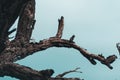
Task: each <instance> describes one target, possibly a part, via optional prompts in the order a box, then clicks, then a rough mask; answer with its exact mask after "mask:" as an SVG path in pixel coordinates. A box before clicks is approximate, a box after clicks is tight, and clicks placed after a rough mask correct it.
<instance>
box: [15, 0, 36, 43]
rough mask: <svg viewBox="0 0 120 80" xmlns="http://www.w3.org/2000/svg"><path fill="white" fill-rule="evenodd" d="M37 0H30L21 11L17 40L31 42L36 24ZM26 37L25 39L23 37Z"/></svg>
mask: <svg viewBox="0 0 120 80" xmlns="http://www.w3.org/2000/svg"><path fill="white" fill-rule="evenodd" d="M34 17H35V0H30V1H28V2H27V3H26V5H25V6H24V7H23V9H22V11H21V15H20V18H19V21H18V28H17V33H16V38H15V39H16V40H20V39H22V41H25V42H29V40H30V38H31V34H32V30H33V29H34V24H35V20H34ZM23 38H24V39H23Z"/></svg>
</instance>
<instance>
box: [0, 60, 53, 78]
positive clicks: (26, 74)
mask: <svg viewBox="0 0 120 80" xmlns="http://www.w3.org/2000/svg"><path fill="white" fill-rule="evenodd" d="M53 73H54V71H53V70H52V69H49V70H42V71H36V70H33V69H31V68H29V67H26V66H22V65H19V64H15V63H8V62H6V63H3V64H0V76H2V77H3V76H11V77H15V78H18V79H21V80H48V78H50V77H51V76H52V74H53Z"/></svg>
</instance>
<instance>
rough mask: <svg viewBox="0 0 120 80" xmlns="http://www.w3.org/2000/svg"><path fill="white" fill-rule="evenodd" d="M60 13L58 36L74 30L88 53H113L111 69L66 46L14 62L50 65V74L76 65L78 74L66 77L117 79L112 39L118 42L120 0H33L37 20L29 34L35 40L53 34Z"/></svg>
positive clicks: (119, 77)
mask: <svg viewBox="0 0 120 80" xmlns="http://www.w3.org/2000/svg"><path fill="white" fill-rule="evenodd" d="M61 16H64V19H65V27H64V32H63V37H62V38H65V39H69V38H70V37H71V36H72V35H73V34H74V35H75V36H76V37H75V42H76V44H78V45H80V46H81V47H83V48H86V49H87V50H88V51H89V52H91V53H94V54H101V53H102V54H103V55H105V56H106V57H107V56H109V55H112V54H115V55H117V56H118V59H117V61H115V62H114V63H113V64H112V66H113V70H110V69H109V68H107V67H106V66H105V65H102V64H101V63H100V62H98V64H97V65H95V66H94V65H92V64H91V63H90V62H88V60H87V59H86V58H84V57H83V56H82V55H81V54H80V53H79V52H78V51H76V50H74V49H67V48H50V49H47V50H46V51H41V52H38V53H35V54H34V55H31V56H29V57H27V58H25V59H23V60H20V61H18V62H17V63H20V64H21V65H26V66H29V67H31V68H33V69H37V70H42V69H48V68H52V69H54V70H55V74H54V75H53V76H55V75H57V74H59V73H62V72H64V71H68V70H71V69H74V68H76V67H80V68H81V69H80V71H82V72H83V73H82V74H79V73H72V74H68V75H66V77H79V78H83V79H85V80H105V79H106V80H120V74H119V73H120V57H119V55H118V51H117V49H116V43H117V42H120V0H36V20H37V22H36V25H35V29H34V32H33V36H32V38H33V39H35V41H39V40H43V39H46V38H49V37H52V36H55V34H56V32H57V26H58V21H57V20H58V18H60V17H61ZM15 25H16V24H15ZM0 80H13V78H8V77H4V78H0ZM14 80H17V79H14Z"/></svg>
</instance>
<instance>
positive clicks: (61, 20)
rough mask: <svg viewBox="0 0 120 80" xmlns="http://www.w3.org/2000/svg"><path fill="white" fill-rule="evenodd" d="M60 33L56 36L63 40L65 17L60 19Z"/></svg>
mask: <svg viewBox="0 0 120 80" xmlns="http://www.w3.org/2000/svg"><path fill="white" fill-rule="evenodd" d="M58 22H59V24H58V31H57V34H56V37H57V38H61V37H62V33H63V28H64V17H63V16H62V17H61V19H58Z"/></svg>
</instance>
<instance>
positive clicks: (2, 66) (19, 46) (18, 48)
mask: <svg viewBox="0 0 120 80" xmlns="http://www.w3.org/2000/svg"><path fill="white" fill-rule="evenodd" d="M16 1H17V2H16V5H12V6H11V7H12V8H14V7H15V6H17V4H19V1H20V4H19V10H17V11H18V13H20V10H22V11H21V14H20V18H19V22H18V27H17V34H16V36H15V39H14V40H12V41H9V40H8V38H7V37H8V35H9V34H10V33H12V32H14V31H15V29H13V30H12V31H8V30H9V28H10V27H11V25H12V24H13V23H14V21H15V20H16V18H17V17H18V16H19V15H18V13H17V14H16V15H15V16H14V17H13V18H12V19H10V20H11V21H9V22H10V23H9V24H8V22H7V20H6V21H5V22H4V24H1V23H2V20H1V18H0V45H2V46H0V53H1V54H0V76H5V75H7V76H11V77H16V78H19V79H21V80H81V79H78V78H62V77H63V76H64V75H66V74H68V73H70V72H76V71H77V69H75V70H71V71H68V72H65V73H63V74H60V75H58V76H59V77H56V78H54V77H51V76H52V74H53V73H54V71H53V70H51V69H50V70H42V71H37V70H33V69H31V68H29V67H26V66H22V65H19V64H16V63H13V62H15V61H18V60H21V59H23V58H25V57H27V56H29V55H32V54H34V53H35V52H38V51H42V50H46V49H48V48H51V47H65V48H74V49H76V50H78V51H79V52H80V53H81V54H82V55H83V56H84V57H85V58H86V59H88V60H89V61H90V62H91V63H92V64H93V65H95V64H96V61H95V60H98V61H100V62H101V63H102V64H104V65H106V66H107V67H109V68H110V69H112V68H113V67H112V66H111V63H113V62H114V61H115V60H116V58H117V57H116V56H115V55H111V56H108V57H107V58H105V57H104V56H103V55H100V54H99V55H96V54H92V53H90V52H88V51H87V50H85V49H83V48H82V47H80V46H78V45H77V44H76V43H75V42H74V38H75V35H73V36H72V37H70V39H68V40H67V39H61V38H62V34H63V29H64V17H63V16H62V17H61V19H59V20H58V22H59V25H58V30H57V33H56V36H55V37H50V38H48V39H44V40H40V42H35V43H32V42H31V43H30V42H29V41H30V38H31V35H32V31H33V29H34V25H35V20H34V17H35V0H24V1H25V2H24V1H23V0H16ZM23 3H24V4H23ZM25 3H26V4H25ZM0 4H1V3H0ZM14 4H15V3H14ZM21 6H22V9H21ZM12 8H10V10H11V9H12ZM16 9H17V7H15V8H14V9H13V10H11V11H16ZM0 15H1V14H0ZM12 15H13V14H12ZM0 17H1V16H0ZM2 19H4V18H3V17H2ZM5 19H6V18H5ZM1 25H2V27H1ZM4 26H5V28H4V29H3V31H2V28H3V27H4ZM6 33H7V35H6Z"/></svg>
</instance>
